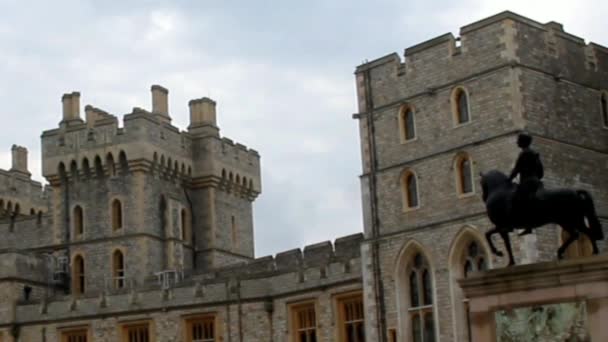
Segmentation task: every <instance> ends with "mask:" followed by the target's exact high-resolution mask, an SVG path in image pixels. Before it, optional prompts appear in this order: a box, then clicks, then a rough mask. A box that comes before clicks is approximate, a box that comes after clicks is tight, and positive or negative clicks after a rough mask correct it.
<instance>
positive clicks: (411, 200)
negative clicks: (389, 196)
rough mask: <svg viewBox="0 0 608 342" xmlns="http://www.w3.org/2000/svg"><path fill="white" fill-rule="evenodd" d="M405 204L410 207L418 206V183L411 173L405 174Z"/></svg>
mask: <svg viewBox="0 0 608 342" xmlns="http://www.w3.org/2000/svg"><path fill="white" fill-rule="evenodd" d="M407 205H408V207H410V208H412V207H417V206H418V185H417V184H416V177H415V176H414V175H413V174H410V175H408V176H407Z"/></svg>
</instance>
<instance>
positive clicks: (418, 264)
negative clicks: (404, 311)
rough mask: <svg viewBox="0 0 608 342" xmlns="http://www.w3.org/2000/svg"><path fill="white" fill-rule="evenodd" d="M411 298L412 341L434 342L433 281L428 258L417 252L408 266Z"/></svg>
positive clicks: (409, 311)
mask: <svg viewBox="0 0 608 342" xmlns="http://www.w3.org/2000/svg"><path fill="white" fill-rule="evenodd" d="M408 277H409V292H410V293H409V298H410V307H409V310H408V313H409V321H410V327H411V337H410V338H411V341H413V342H427V341H428V342H434V341H435V322H434V319H433V283H432V279H431V278H432V277H431V270H430V267H429V265H428V262H427V261H426V258H425V257H424V256H423V255H422V254H421V253H416V254H415V255H414V257H413V258H412V260H411V262H410V264H409V266H408Z"/></svg>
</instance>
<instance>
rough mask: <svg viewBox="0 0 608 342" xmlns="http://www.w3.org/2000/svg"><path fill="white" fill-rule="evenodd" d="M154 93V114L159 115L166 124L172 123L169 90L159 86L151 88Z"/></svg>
mask: <svg viewBox="0 0 608 342" xmlns="http://www.w3.org/2000/svg"><path fill="white" fill-rule="evenodd" d="M150 91H151V92H152V113H154V114H158V115H159V116H160V117H161V119H162V120H163V121H164V122H171V117H169V96H168V95H169V90H167V88H164V87H162V86H159V85H157V84H155V85H153V86H152V87H151V88H150Z"/></svg>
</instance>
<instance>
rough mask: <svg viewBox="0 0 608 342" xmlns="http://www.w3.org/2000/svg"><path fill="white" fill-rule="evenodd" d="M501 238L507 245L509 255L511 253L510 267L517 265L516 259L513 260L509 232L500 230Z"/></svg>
mask: <svg viewBox="0 0 608 342" xmlns="http://www.w3.org/2000/svg"><path fill="white" fill-rule="evenodd" d="M500 236H501V237H502V240H503V241H504V243H505V247H506V248H507V253H509V266H513V265H515V259H513V250H512V249H511V239H510V238H509V232H508V231H507V230H500Z"/></svg>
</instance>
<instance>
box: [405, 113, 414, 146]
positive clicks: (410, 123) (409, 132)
mask: <svg viewBox="0 0 608 342" xmlns="http://www.w3.org/2000/svg"><path fill="white" fill-rule="evenodd" d="M403 123H404V125H405V127H403V128H404V131H405V140H410V139H414V138H415V137H416V131H415V129H416V128H415V127H414V112H412V111H411V110H410V109H408V110H407V111H406V112H405V113H404V114H403Z"/></svg>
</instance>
